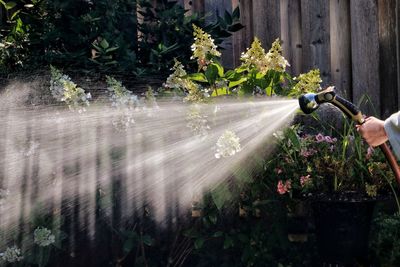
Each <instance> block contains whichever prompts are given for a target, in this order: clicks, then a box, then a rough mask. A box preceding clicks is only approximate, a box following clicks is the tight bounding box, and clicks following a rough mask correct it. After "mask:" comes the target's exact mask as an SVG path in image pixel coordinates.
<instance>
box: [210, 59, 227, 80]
mask: <svg viewBox="0 0 400 267" xmlns="http://www.w3.org/2000/svg"><path fill="white" fill-rule="evenodd" d="M211 65H213V66H215V67H216V68H217V70H218V76H219V77H224V67H222V65H221V64H220V63H219V62H214V63H212V64H211Z"/></svg>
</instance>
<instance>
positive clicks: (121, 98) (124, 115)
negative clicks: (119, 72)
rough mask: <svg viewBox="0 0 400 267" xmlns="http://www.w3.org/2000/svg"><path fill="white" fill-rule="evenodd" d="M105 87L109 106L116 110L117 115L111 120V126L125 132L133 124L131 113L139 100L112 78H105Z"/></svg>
mask: <svg viewBox="0 0 400 267" xmlns="http://www.w3.org/2000/svg"><path fill="white" fill-rule="evenodd" d="M107 86H108V87H107V89H108V91H109V93H110V100H111V103H112V104H111V105H112V107H113V108H115V109H117V110H118V114H117V115H116V116H114V117H113V119H112V124H113V126H114V128H115V129H117V130H118V131H126V130H127V129H128V128H129V127H130V126H132V125H133V124H134V123H135V120H134V117H133V111H134V109H135V107H138V105H139V99H138V97H137V96H136V95H134V94H132V92H131V91H129V90H127V89H126V88H125V86H123V85H122V83H121V82H119V81H117V80H116V79H115V78H113V77H110V76H107Z"/></svg>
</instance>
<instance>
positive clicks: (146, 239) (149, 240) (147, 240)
mask: <svg viewBox="0 0 400 267" xmlns="http://www.w3.org/2000/svg"><path fill="white" fill-rule="evenodd" d="M142 241H143V243H144V244H146V245H147V246H149V247H150V246H152V245H153V241H154V240H153V239H152V238H151V237H150V236H149V235H144V236H142Z"/></svg>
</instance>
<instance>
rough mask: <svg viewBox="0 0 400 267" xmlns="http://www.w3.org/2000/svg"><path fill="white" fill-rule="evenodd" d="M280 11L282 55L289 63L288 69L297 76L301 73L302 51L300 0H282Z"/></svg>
mask: <svg viewBox="0 0 400 267" xmlns="http://www.w3.org/2000/svg"><path fill="white" fill-rule="evenodd" d="M280 11H281V12H280V15H281V39H282V48H283V55H284V57H285V58H286V59H287V60H288V61H289V64H290V68H288V71H289V72H290V73H291V74H292V75H295V76H297V75H299V74H300V73H301V67H302V60H301V59H302V53H303V52H302V46H301V8H300V0H282V1H281V8H280Z"/></svg>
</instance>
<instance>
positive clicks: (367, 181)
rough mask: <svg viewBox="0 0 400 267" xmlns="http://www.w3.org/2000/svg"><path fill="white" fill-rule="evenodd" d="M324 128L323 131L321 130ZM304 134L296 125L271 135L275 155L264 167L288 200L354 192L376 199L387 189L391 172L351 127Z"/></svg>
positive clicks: (346, 126) (348, 125) (379, 154)
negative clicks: (267, 167) (275, 149)
mask: <svg viewBox="0 0 400 267" xmlns="http://www.w3.org/2000/svg"><path fill="white" fill-rule="evenodd" d="M325 129H326V128H325ZM326 130H330V131H329V132H330V133H329V134H326V133H321V132H320V133H317V134H307V133H305V132H304V131H303V130H302V127H300V126H299V125H295V126H292V127H290V128H288V129H286V130H285V131H284V132H282V133H279V134H275V137H276V138H277V143H278V146H277V153H276V155H275V157H274V159H272V160H271V161H270V162H269V164H268V166H269V168H270V171H271V175H272V176H273V177H274V178H275V179H273V180H274V183H275V187H276V191H277V193H278V194H280V195H289V196H291V197H304V196H316V195H327V194H332V193H333V194H339V195H340V193H343V192H349V191H351V192H357V194H359V195H363V196H369V197H376V196H377V195H378V194H380V193H384V192H387V191H389V190H390V188H392V189H393V187H392V182H393V181H394V177H393V173H392V172H391V170H390V168H389V166H388V164H387V163H386V162H385V160H384V158H383V157H382V154H381V153H379V152H377V151H374V149H373V148H371V147H368V146H367V144H366V143H364V142H363V140H362V139H361V137H360V136H359V135H358V134H357V132H356V131H355V130H354V125H352V123H349V122H347V121H345V123H344V126H343V129H342V130H337V129H334V128H333V127H331V129H326Z"/></svg>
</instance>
